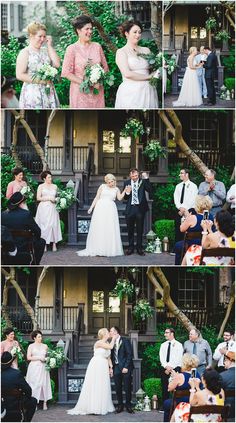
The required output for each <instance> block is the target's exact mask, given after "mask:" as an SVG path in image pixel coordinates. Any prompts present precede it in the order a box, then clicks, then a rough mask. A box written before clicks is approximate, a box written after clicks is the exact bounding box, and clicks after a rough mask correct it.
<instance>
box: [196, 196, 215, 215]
mask: <svg viewBox="0 0 236 423" xmlns="http://www.w3.org/2000/svg"><path fill="white" fill-rule="evenodd" d="M212 206H213V201H212V199H211V198H210V197H209V195H196V198H195V210H196V212H197V213H200V212H203V210H211V208H212Z"/></svg>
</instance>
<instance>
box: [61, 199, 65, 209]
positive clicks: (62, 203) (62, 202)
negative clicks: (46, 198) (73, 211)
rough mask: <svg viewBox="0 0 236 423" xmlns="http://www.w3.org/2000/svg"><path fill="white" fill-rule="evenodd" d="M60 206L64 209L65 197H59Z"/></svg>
mask: <svg viewBox="0 0 236 423" xmlns="http://www.w3.org/2000/svg"><path fill="white" fill-rule="evenodd" d="M60 207H61V208H62V209H65V208H66V199H65V198H61V199H60Z"/></svg>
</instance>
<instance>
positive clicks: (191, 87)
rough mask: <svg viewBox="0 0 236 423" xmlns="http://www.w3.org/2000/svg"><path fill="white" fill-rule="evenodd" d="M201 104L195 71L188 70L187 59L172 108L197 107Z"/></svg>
mask: <svg viewBox="0 0 236 423" xmlns="http://www.w3.org/2000/svg"><path fill="white" fill-rule="evenodd" d="M201 104H202V95H201V89H200V84H199V81H198V76H197V72H196V69H190V64H189V58H188V60H187V67H186V71H185V74H184V77H183V83H182V87H181V90H180V94H179V98H178V100H177V101H174V102H173V106H174V107H198V106H200V105H201Z"/></svg>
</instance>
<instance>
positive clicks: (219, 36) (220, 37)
mask: <svg viewBox="0 0 236 423" xmlns="http://www.w3.org/2000/svg"><path fill="white" fill-rule="evenodd" d="M229 39H230V35H229V33H228V31H226V30H225V29H223V30H222V31H219V32H217V33H216V35H215V40H217V41H227V40H229Z"/></svg>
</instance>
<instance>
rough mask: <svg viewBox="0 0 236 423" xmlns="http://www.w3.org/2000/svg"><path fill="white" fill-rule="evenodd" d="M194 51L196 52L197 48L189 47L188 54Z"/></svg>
mask: <svg viewBox="0 0 236 423" xmlns="http://www.w3.org/2000/svg"><path fill="white" fill-rule="evenodd" d="M194 51H197V47H190V49H189V53H190V54H192V53H193V52H194Z"/></svg>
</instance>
